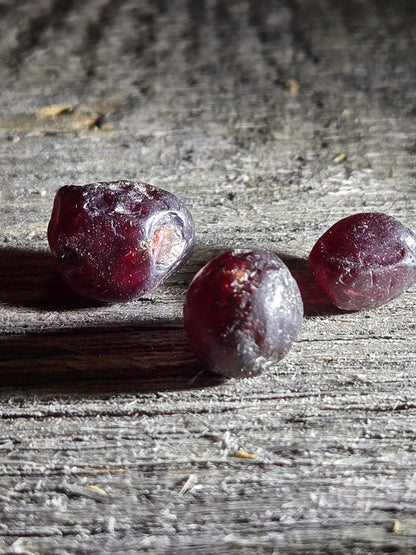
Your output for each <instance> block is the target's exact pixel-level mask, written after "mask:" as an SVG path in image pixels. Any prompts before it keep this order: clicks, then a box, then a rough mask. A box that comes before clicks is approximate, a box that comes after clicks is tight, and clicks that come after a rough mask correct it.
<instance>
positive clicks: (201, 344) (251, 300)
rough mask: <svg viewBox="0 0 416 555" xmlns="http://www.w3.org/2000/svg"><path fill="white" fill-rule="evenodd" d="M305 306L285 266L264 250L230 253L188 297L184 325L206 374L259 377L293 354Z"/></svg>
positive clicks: (203, 273)
mask: <svg viewBox="0 0 416 555" xmlns="http://www.w3.org/2000/svg"><path fill="white" fill-rule="evenodd" d="M302 320H303V303H302V298H301V295H300V292H299V289H298V286H297V284H296V281H295V280H294V278H293V277H292V275H291V273H290V272H289V270H288V268H287V267H286V265H285V264H284V263H283V262H282V260H280V258H279V257H278V256H276V255H275V254H273V253H271V252H268V251H263V250H248V251H244V250H231V251H227V252H225V253H223V254H221V255H219V256H217V257H215V258H214V259H212V260H211V261H210V262H208V264H206V265H205V266H204V267H203V268H202V269H201V270H200V271H199V272H198V273H197V274H196V276H195V277H194V279H193V280H192V282H191V284H190V286H189V288H188V291H187V293H186V298H185V305H184V325H185V329H186V331H187V333H188V336H189V341H190V345H191V348H192V350H193V351H194V352H195V354H196V355H197V357H198V358H199V359H200V360H201V361H202V363H203V364H204V366H205V367H206V368H207V369H210V370H214V371H215V372H217V373H219V374H222V375H224V376H226V377H235V378H240V377H246V376H254V375H257V374H259V373H261V372H262V371H263V370H265V369H267V368H268V367H269V366H270V365H271V364H272V363H273V362H277V361H279V360H280V359H281V358H283V357H284V356H285V355H286V354H287V353H288V351H289V350H290V348H291V346H292V343H293V342H294V341H295V339H296V337H297V335H298V332H299V329H300V327H301V324H302Z"/></svg>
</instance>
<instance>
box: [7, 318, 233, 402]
mask: <svg viewBox="0 0 416 555" xmlns="http://www.w3.org/2000/svg"><path fill="white" fill-rule="evenodd" d="M0 351H1V362H0V384H1V387H16V386H17V387H19V388H23V389H27V390H33V389H36V390H40V391H44V392H51V391H59V392H62V393H71V392H73V393H82V394H91V393H92V394H96V393H99V394H103V393H107V394H111V393H115V392H123V391H125V392H132V391H137V392H155V391H167V390H170V391H174V390H183V389H193V388H200V387H207V386H215V385H218V384H219V383H222V382H223V381H224V379H223V378H221V377H220V376H217V375H215V374H213V373H211V372H208V371H205V370H204V369H203V368H202V367H201V365H200V364H199V363H198V362H197V361H196V360H195V358H194V356H193V354H192V352H191V351H190V349H189V347H188V340H187V337H186V334H185V331H184V330H183V329H181V328H173V327H158V328H155V327H147V328H144V327H143V328H136V329H131V328H128V329H120V328H114V329H113V328H106V329H97V328H85V329H82V330H77V331H76V333H66V334H28V335H13V336H9V337H7V336H6V337H3V338H1V340H0Z"/></svg>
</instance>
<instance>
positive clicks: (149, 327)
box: [0, 0, 416, 555]
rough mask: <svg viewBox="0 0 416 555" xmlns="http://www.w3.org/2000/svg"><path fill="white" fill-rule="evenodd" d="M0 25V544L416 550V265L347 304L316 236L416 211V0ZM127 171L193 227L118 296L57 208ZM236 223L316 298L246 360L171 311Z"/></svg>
mask: <svg viewBox="0 0 416 555" xmlns="http://www.w3.org/2000/svg"><path fill="white" fill-rule="evenodd" d="M0 37H1V40H0V83H1V92H0V168H1V185H0V303H1V304H0V332H1V337H0V384H1V390H0V411H1V420H0V553H3V554H8V555H12V554H17V553H24V554H34V553H35V554H42V555H51V554H53V555H55V554H56V555H63V554H65V555H66V554H95V553H97V554H128V553H131V554H134V553H142V552H148V553H156V554H159V553H161V554H165V553H166V554H170V553H288V554H301V553H336V554H344V553H354V554H355V555H358V554H359V555H361V554H368V553H415V552H416V454H415V436H416V402H415V397H416V387H415V370H416V364H415V363H416V354H415V346H416V328H415V307H416V296H415V288H411V289H410V290H409V291H407V292H406V293H405V294H404V295H403V296H402V297H400V298H399V299H397V300H395V301H394V302H392V303H390V304H388V305H386V306H385V307H382V308H380V309H378V310H373V311H366V312H361V313H351V314H348V313H343V312H341V311H337V310H336V309H334V308H332V307H331V305H330V303H329V302H328V301H327V300H326V299H325V297H324V296H323V294H322V293H321V292H320V291H319V288H318V287H317V286H316V285H315V284H314V282H313V280H312V278H311V275H310V273H309V271H308V268H307V265H306V262H305V259H306V257H307V255H308V253H309V250H310V248H311V247H312V245H313V244H314V242H315V241H316V239H317V238H318V237H319V236H320V234H321V233H323V231H324V230H325V229H327V228H328V227H329V226H330V225H331V224H332V223H334V222H335V221H336V220H338V219H339V218H341V217H343V216H347V215H349V214H351V213H354V212H361V211H370V210H377V211H382V212H386V213H389V214H391V215H393V216H396V217H398V218H399V219H400V220H401V221H403V223H405V224H407V225H408V226H409V227H413V228H414V227H416V188H415V176H416V169H415V154H416V127H415V117H416V95H415V91H416V61H415V60H416V58H415V50H416V5H415V3H414V0H407V1H406V0H398V1H395V2H391V1H387V0H350V1H342V0H275V1H266V0H247V1H245V0H236V1H226V0H189V1H187V2H186V1H185V0H172V1H170V2H167V1H163V0H158V1H154V2H151V1H150V0H149V1H147V2H146V1H145V0H138V1H133V0H126V1H122V0H38V1H31V0H3V1H1V2H0ZM116 179H130V180H135V179H141V180H143V181H146V182H150V183H153V184H155V185H159V186H162V187H165V188H167V189H169V190H171V191H172V192H174V193H176V194H177V195H178V196H180V197H181V198H182V199H183V200H184V201H185V202H186V203H187V205H188V207H189V208H190V210H191V211H192V213H193V216H194V219H195V223H196V228H197V247H196V251H195V254H194V256H193V258H192V260H191V261H190V263H189V264H188V266H187V267H186V268H185V269H184V270H182V271H181V272H179V273H178V274H177V275H175V276H173V277H172V278H171V279H170V280H169V281H168V282H166V283H165V284H164V285H162V286H161V287H160V288H158V289H157V290H155V291H154V292H152V293H151V294H149V295H146V297H145V298H143V299H140V300H138V301H135V302H131V303H126V304H115V305H108V306H107V305H100V304H95V303H90V302H88V301H84V300H81V299H79V298H78V297H76V296H75V295H74V294H72V293H71V292H70V291H68V290H67V289H66V288H65V287H64V286H63V284H62V283H61V282H60V281H59V279H58V277H57V274H56V270H55V266H54V262H53V259H52V257H51V256H50V254H49V253H48V246H47V241H46V227H47V224H48V219H49V215H50V211H51V207H52V201H53V196H54V192H55V190H56V189H57V188H58V187H60V186H61V185H63V184H67V183H77V184H82V183H89V182H94V181H100V180H104V181H110V180H116ZM231 246H241V247H245V246H259V247H264V248H268V249H271V250H273V251H275V252H277V253H279V254H281V255H282V256H283V257H284V258H285V260H286V261H287V263H288V265H289V267H290V268H291V270H292V271H293V273H294V275H295V276H296V278H297V279H298V280H299V283H300V284H301V287H302V291H303V294H304V299H305V322H304V325H303V328H302V331H301V335H300V338H299V341H298V342H297V343H296V344H295V345H294V347H293V349H292V350H291V352H290V353H289V355H288V356H287V357H286V358H285V359H284V360H283V361H281V363H279V364H278V365H276V366H274V367H273V368H272V369H271V370H270V372H268V373H267V375H264V376H261V377H258V378H255V379H246V380H242V381H235V380H228V381H226V380H221V379H219V378H217V377H215V376H214V375H212V374H209V373H208V372H206V371H204V369H203V368H201V367H200V365H199V364H198V362H197V361H196V360H195V359H194V357H193V355H192V353H191V352H190V350H189V347H188V344H187V339H186V336H185V333H184V331H183V326H182V319H181V318H182V316H181V314H182V304H183V299H184V293H185V290H186V287H187V284H188V283H189V281H190V279H191V278H192V276H193V275H194V273H195V272H196V271H197V270H198V269H199V268H200V267H201V266H202V265H203V264H204V263H205V262H206V261H208V260H209V259H210V258H211V256H212V255H213V254H215V253H217V252H219V251H221V250H223V249H226V248H228V247H231Z"/></svg>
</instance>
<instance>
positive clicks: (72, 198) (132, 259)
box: [48, 181, 194, 301]
mask: <svg viewBox="0 0 416 555" xmlns="http://www.w3.org/2000/svg"><path fill="white" fill-rule="evenodd" d="M48 240H49V245H50V248H51V250H52V252H53V254H54V255H55V256H56V258H57V263H58V269H59V271H60V273H61V275H62V277H63V279H64V280H65V281H66V282H67V284H68V285H69V286H70V287H72V288H73V289H74V290H75V291H77V292H78V293H81V294H82V295H85V296H87V297H91V298H93V299H97V300H100V301H126V300H130V299H134V298H137V297H140V296H141V295H143V294H144V293H146V292H148V291H150V290H151V289H153V288H154V287H156V286H157V285H158V284H159V283H161V282H162V281H163V280H165V279H166V278H167V277H168V276H169V275H171V274H172V273H173V272H174V271H175V270H178V269H179V268H180V267H182V266H183V265H184V264H185V263H186V262H187V261H188V259H189V258H190V256H191V254H192V249H193V245H194V225H193V221H192V217H191V215H190V213H189V212H188V210H187V209H186V208H185V206H184V205H183V204H182V203H181V202H180V201H179V199H178V198H177V197H176V196H175V195H173V194H172V193H169V192H168V191H165V190H164V189H160V188H158V187H154V186H152V185H149V184H147V183H133V182H130V181H115V182H111V183H91V184H88V185H83V186H76V185H66V186H64V187H62V188H61V189H59V191H58V192H57V193H56V196H55V202H54V206H53V210H52V215H51V219H50V222H49V227H48Z"/></svg>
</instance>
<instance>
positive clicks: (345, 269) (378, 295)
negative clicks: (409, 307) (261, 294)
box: [309, 212, 416, 310]
mask: <svg viewBox="0 0 416 555" xmlns="http://www.w3.org/2000/svg"><path fill="white" fill-rule="evenodd" d="M309 265H310V267H311V269H312V272H313V273H314V275H315V277H316V279H317V280H318V282H319V283H320V284H321V286H322V287H323V289H324V290H325V291H326V293H327V294H328V296H329V297H330V298H331V299H332V301H333V302H334V304H335V305H336V306H338V307H339V308H342V309H344V310H361V309H367V308H375V307H378V306H381V305H383V304H385V303H387V302H389V301H391V300H392V299H394V298H395V297H398V296H399V295H401V294H402V293H403V292H404V290H405V289H407V287H409V286H410V285H412V284H413V283H414V282H415V281H416V235H415V233H413V231H411V230H410V229H408V228H407V227H405V226H404V225H403V224H401V223H400V222H399V221H398V220H396V219H395V218H393V217H391V216H387V215H386V214H380V213H377V212H373V213H363V214H355V215H353V216H349V217H348V218H344V219H342V220H340V221H339V222H337V223H336V224H335V225H333V226H332V227H331V228H330V229H328V231H326V233H324V235H322V237H321V238H320V239H318V241H317V242H316V244H315V246H314V247H313V249H312V251H311V253H310V255H309Z"/></svg>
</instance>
